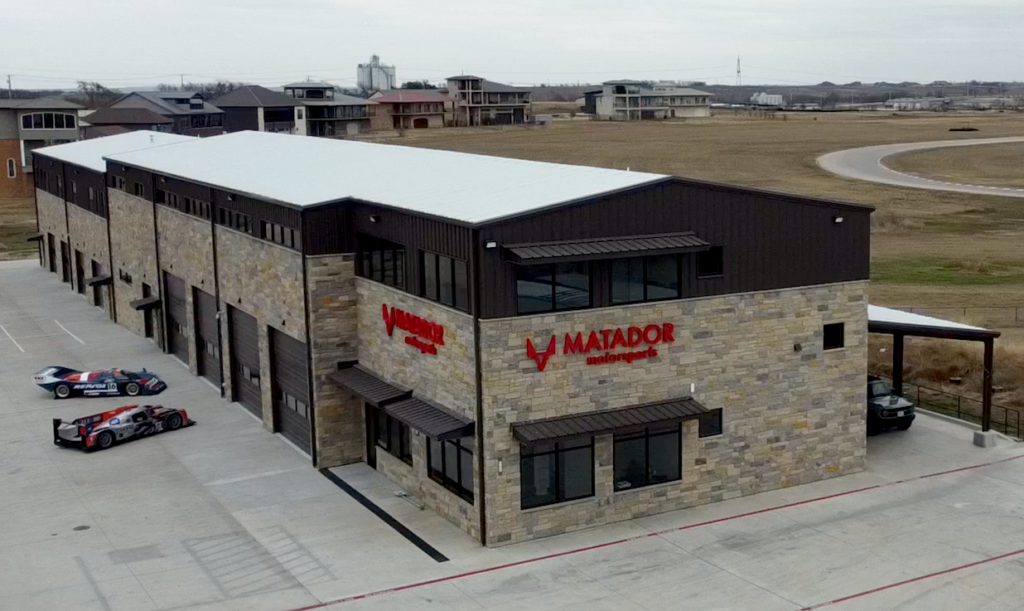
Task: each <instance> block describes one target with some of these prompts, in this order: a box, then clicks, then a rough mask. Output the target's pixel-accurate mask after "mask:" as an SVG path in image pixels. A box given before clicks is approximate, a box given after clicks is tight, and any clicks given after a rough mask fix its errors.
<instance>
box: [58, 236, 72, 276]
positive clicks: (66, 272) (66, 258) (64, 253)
mask: <svg viewBox="0 0 1024 611" xmlns="http://www.w3.org/2000/svg"><path fill="white" fill-rule="evenodd" d="M60 279H61V281H62V282H71V254H70V253H69V252H68V243H67V242H63V241H62V242H61V243H60Z"/></svg>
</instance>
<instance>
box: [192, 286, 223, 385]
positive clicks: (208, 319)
mask: <svg viewBox="0 0 1024 611" xmlns="http://www.w3.org/2000/svg"><path fill="white" fill-rule="evenodd" d="M192 304H193V307H194V308H195V311H196V355H197V356H198V357H199V358H198V360H199V375H201V376H203V377H204V378H206V379H207V380H209V381H211V382H213V383H214V384H216V385H217V386H220V339H219V334H218V333H217V300H216V299H214V297H213V295H211V294H209V293H207V292H205V291H200V290H199V289H196V290H195V299H193V301H192Z"/></svg>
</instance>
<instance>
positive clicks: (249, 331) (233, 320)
mask: <svg viewBox="0 0 1024 611" xmlns="http://www.w3.org/2000/svg"><path fill="white" fill-rule="evenodd" d="M229 313H230V316H229V320H228V323H229V328H230V329H231V340H230V341H231V385H232V391H233V392H232V394H231V398H232V399H234V400H235V401H238V402H239V403H241V404H242V405H244V406H245V407H247V408H248V409H249V411H251V412H252V413H253V414H255V415H256V417H257V418H259V419H260V420H263V407H262V405H263V399H262V395H261V394H260V338H259V328H258V327H257V326H256V319H255V318H253V317H252V316H249V315H248V314H246V313H245V312H243V311H241V310H238V309H235V308H231V309H230V310H229Z"/></svg>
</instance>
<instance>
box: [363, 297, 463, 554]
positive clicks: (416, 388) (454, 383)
mask: <svg viewBox="0 0 1024 611" xmlns="http://www.w3.org/2000/svg"><path fill="white" fill-rule="evenodd" d="M355 281H356V290H357V292H358V297H359V299H358V308H357V309H358V317H359V318H358V319H359V328H358V339H359V363H360V364H361V365H362V366H364V367H366V368H367V369H369V370H370V371H372V372H374V373H375V374H377V375H378V376H379V377H381V378H383V379H384V380H386V381H388V382H391V383H393V384H397V385H400V386H404V387H406V388H411V389H413V393H414V395H415V396H418V397H422V398H424V399H427V400H430V401H433V402H435V403H438V404H440V405H442V406H444V407H447V408H449V409H451V410H453V411H455V412H456V413H460V414H463V415H464V416H465V417H467V418H470V419H472V420H476V367H475V362H476V359H475V351H474V344H473V337H474V333H473V317H472V316H470V315H469V314H466V313H464V312H459V311H458V310H455V309H453V308H449V307H447V306H444V305H441V304H439V303H436V302H433V301H429V300H427V299H422V298H420V297H416V296H413V295H410V294H408V293H405V292H403V291H399V290H397V289H394V288H391V287H389V286H387V285H384V284H381V283H379V282H374V281H373V280H368V279H366V278H358V277H357V278H356V279H355ZM385 303H386V304H387V305H388V307H389V308H391V307H396V308H398V309H400V310H404V311H406V312H408V313H409V314H414V315H416V316H419V317H420V318H424V319H427V320H429V321H431V322H434V323H437V324H439V325H442V326H444V344H445V345H443V346H438V347H437V355H431V354H422V353H421V352H420V351H419V350H417V349H416V348H414V347H413V346H410V345H408V344H406V343H405V341H404V338H405V336H406V335H407V333H406V332H405V331H403V330H401V329H399V328H398V327H395V329H394V332H393V335H392V336H390V337H389V336H388V334H387V329H386V327H385V324H384V319H383V315H382V311H381V305H382V304H385ZM361 422H362V421H361V420H360V423H361ZM360 425H361V426H362V424H360ZM410 439H411V442H412V444H411V445H412V448H411V450H412V456H413V465H412V466H411V467H410V466H409V465H408V464H406V463H404V462H402V461H401V460H399V459H397V458H395V457H393V456H391V455H390V454H388V453H387V452H386V451H385V450H383V449H380V448H378V449H377V470H378V471H380V472H381V473H384V474H385V475H386V476H387V477H388V478H389V479H391V480H392V481H394V482H395V483H397V484H398V485H399V486H401V487H402V488H403V489H404V490H406V491H407V492H409V493H410V494H412V495H413V496H415V497H416V498H418V499H420V500H421V501H423V503H424V504H425V505H426V506H427V507H429V508H430V509H433V510H434V511H436V512H438V513H439V514H441V515H442V516H444V517H445V518H447V519H448V520H449V521H451V522H452V523H454V524H455V525H456V526H459V527H460V528H462V529H463V530H465V531H466V532H468V533H469V534H470V535H472V536H473V537H476V538H477V539H479V538H480V525H479V522H480V519H479V513H480V512H479V510H478V509H477V508H476V507H475V506H474V505H473V504H472V503H468V502H467V501H464V500H462V499H461V498H460V497H459V496H458V495H456V494H455V493H454V492H450V491H448V490H447V489H445V488H443V487H442V486H440V485H438V484H437V483H436V482H434V481H433V480H431V479H430V477H429V476H428V475H427V447H426V438H425V437H424V436H423V435H422V434H421V433H418V432H416V431H413V432H412V434H411V436H410ZM477 462H478V461H477V460H475V458H474V461H473V471H474V473H473V488H474V492H473V495H474V498H479V494H480V491H479V482H480V474H479V473H478V472H477Z"/></svg>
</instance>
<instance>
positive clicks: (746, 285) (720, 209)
mask: <svg viewBox="0 0 1024 611" xmlns="http://www.w3.org/2000/svg"><path fill="white" fill-rule="evenodd" d="M836 216H842V217H843V218H844V222H843V223H841V224H836V223H834V222H833V219H834V217H836ZM870 223H871V221H870V211H869V210H867V209H864V208H856V207H852V206H846V205H842V204H828V203H826V202H817V201H816V200H807V199H805V198H799V197H790V196H786V195H777V194H769V193H762V192H757V191H750V190H746V189H740V188H731V187H721V186H717V185H706V184H699V183H690V182H687V181H675V180H673V181H666V182H663V183H658V184H656V185H652V186H649V187H646V188H642V189H637V190H634V191H630V192H626V193H622V194H616V195H609V196H606V197H601V198H597V199H594V200H589V201H588V202H586V203H585V204H583V203H581V204H578V205H573V206H567V207H564V208H559V209H557V210H553V211H550V212H543V213H538V214H535V215H533V216H529V217H525V218H519V219H513V220H509V221H506V222H500V223H495V224H494V225H491V226H487V227H483V228H481V229H480V240H481V242H484V241H487V240H496V241H497V242H498V245H499V248H494V249H485V248H483V244H479V245H477V248H479V249H480V256H481V258H482V261H483V264H482V265H483V269H482V270H481V271H482V272H483V273H482V274H481V277H482V278H483V286H482V287H481V304H482V305H481V317H482V318H499V317H505V316H515V315H516V299H515V271H514V266H513V265H511V264H510V263H508V262H506V261H503V260H502V255H501V250H502V249H501V248H500V246H501V245H503V244H520V243H528V242H544V241H556V240H577V239H585V238H597V237H615V236H631V235H645V234H652V233H668V232H677V231H693V232H695V233H696V234H697V236H698V237H700V238H701V239H702V240H705V241H706V242H708V243H710V244H711V245H713V246H722V247H723V252H724V271H725V273H724V274H723V275H722V277H719V278H708V279H697V278H696V269H695V262H696V255H683V261H684V263H683V266H684V273H683V279H684V286H683V290H684V293H683V295H684V297H703V296H711V295H722V294H729V293H741V292H747V291H755V290H768V289H777V288H786V287H797V286H808V285H815V284H825V283H832V282H843V281H850V280H866V279H867V278H868V273H869V261H870V259H869V257H870ZM605 269H606V266H605V265H604V264H603V263H601V262H598V263H595V264H594V268H593V269H592V278H594V288H593V292H592V295H593V296H594V299H595V305H602V304H603V303H602V300H604V301H605V302H606V301H607V299H606V298H607V274H606V272H605V271H604V270H605Z"/></svg>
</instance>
